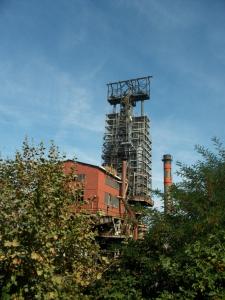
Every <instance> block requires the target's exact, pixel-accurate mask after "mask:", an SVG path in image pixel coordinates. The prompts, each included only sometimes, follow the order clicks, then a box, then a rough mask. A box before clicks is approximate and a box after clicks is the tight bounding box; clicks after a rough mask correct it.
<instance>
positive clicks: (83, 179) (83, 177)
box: [77, 174, 86, 181]
mask: <svg viewBox="0 0 225 300" xmlns="http://www.w3.org/2000/svg"><path fill="white" fill-rule="evenodd" d="M85 178H86V175H85V174H77V180H78V181H85Z"/></svg>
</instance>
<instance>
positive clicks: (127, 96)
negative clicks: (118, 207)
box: [102, 76, 151, 201]
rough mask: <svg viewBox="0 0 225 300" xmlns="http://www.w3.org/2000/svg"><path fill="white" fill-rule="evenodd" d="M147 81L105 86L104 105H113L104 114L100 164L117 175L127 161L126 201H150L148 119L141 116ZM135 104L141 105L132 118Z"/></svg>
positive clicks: (148, 83) (116, 83)
mask: <svg viewBox="0 0 225 300" xmlns="http://www.w3.org/2000/svg"><path fill="white" fill-rule="evenodd" d="M150 78H151V76H148V77H142V78H137V79H131V80H126V81H119V82H114V83H109V84H108V85H107V86H108V102H109V103H110V104H111V105H112V106H113V112H112V113H110V114H107V115H106V125H105V135H104V141H103V152H102V159H103V164H104V165H108V166H111V167H113V168H114V169H116V170H117V172H118V175H121V173H122V161H123V160H126V161H127V165H128V174H127V177H128V183H129V190H128V199H129V200H131V201H132V200H134V201H143V200H144V199H146V201H147V199H150V190H151V139H150V133H149V128H150V120H149V118H148V117H147V116H146V115H145V114H144V101H145V100H148V99H150ZM138 102H140V103H141V112H140V114H139V115H138V116H134V107H135V106H136V105H137V103H138ZM117 106H119V111H118V112H117Z"/></svg>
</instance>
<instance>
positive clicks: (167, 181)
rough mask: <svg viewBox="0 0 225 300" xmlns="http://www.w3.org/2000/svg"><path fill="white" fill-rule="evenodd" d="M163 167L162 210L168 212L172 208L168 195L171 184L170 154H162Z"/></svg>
mask: <svg viewBox="0 0 225 300" xmlns="http://www.w3.org/2000/svg"><path fill="white" fill-rule="evenodd" d="M162 161H163V169H164V212H165V213H169V212H170V211H171V209H172V200H171V195H170V187H171V185H172V172H171V169H172V167H171V165H172V156H171V155H170V154H165V155H163V159H162Z"/></svg>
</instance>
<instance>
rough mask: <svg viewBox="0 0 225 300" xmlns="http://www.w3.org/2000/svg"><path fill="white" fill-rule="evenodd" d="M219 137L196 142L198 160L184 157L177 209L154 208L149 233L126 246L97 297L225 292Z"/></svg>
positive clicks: (175, 191) (223, 169) (223, 155)
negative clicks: (208, 142) (210, 141)
mask: <svg viewBox="0 0 225 300" xmlns="http://www.w3.org/2000/svg"><path fill="white" fill-rule="evenodd" d="M213 142H214V146H215V151H209V150H208V149H205V148H204V147H201V146H197V147H196V150H197V152H198V153H199V154H200V155H201V156H202V158H201V159H200V160H199V161H197V163H196V164H194V165H192V166H187V165H184V164H181V163H178V165H179V172H178V173H179V175H180V176H181V181H180V183H177V184H174V185H173V187H172V189H171V198H172V199H173V210H172V212H171V213H170V214H164V213H162V212H159V211H152V212H151V213H150V215H149V221H150V222H149V223H150V227H149V231H148V233H147V235H146V236H145V239H144V240H143V241H137V242H134V241H133V242H130V243H129V244H128V245H127V246H126V247H125V248H124V250H123V254H122V256H121V259H120V261H119V262H118V264H117V265H115V266H114V268H113V269H111V270H110V271H109V272H108V273H106V274H105V276H104V277H103V279H102V280H101V281H99V282H98V283H97V286H96V285H95V286H94V288H93V291H96V290H97V291H98V292H96V294H95V298H93V299H224V298H225V288H224V286H225V149H224V147H223V145H222V144H221V143H220V142H219V140H218V139H213ZM96 288H97V289H96Z"/></svg>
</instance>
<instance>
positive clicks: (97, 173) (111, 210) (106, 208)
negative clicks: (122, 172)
mask: <svg viewBox="0 0 225 300" xmlns="http://www.w3.org/2000/svg"><path fill="white" fill-rule="evenodd" d="M72 168H74V169H75V173H76V175H77V176H78V179H79V178H81V179H82V180H83V184H84V204H83V205H82V210H85V211H88V212H90V213H91V212H93V213H94V212H97V211H99V212H102V213H103V214H105V215H108V216H113V217H123V215H124V212H125V208H124V205H123V203H122V202H121V200H119V198H118V196H120V189H121V184H120V183H118V179H117V178H116V177H114V176H113V175H110V174H107V173H106V172H105V171H104V170H101V169H100V168H98V167H97V166H92V165H88V164H82V163H79V162H77V163H75V162H73V161H66V162H65V163H64V172H65V173H66V174H68V173H70V172H71V169H72ZM110 181H112V182H113V181H114V184H115V185H118V187H117V188H116V187H113V186H111V185H112V184H109V183H110Z"/></svg>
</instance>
